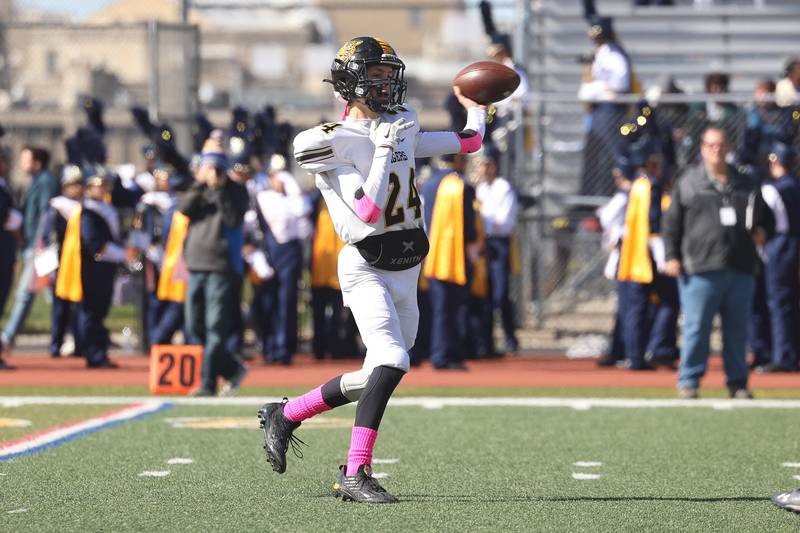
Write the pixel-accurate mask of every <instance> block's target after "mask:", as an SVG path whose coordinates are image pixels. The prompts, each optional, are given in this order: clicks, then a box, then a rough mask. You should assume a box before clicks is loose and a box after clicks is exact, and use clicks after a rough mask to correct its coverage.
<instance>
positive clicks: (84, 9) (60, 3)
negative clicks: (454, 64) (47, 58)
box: [15, 0, 515, 21]
mask: <svg viewBox="0 0 800 533" xmlns="http://www.w3.org/2000/svg"><path fill="white" fill-rule="evenodd" d="M114 1H115V0H15V3H16V5H17V6H19V7H21V8H23V9H24V8H34V9H41V10H44V11H49V12H52V13H58V14H66V15H70V16H71V17H73V18H75V19H80V18H82V17H85V16H87V15H90V14H92V13H94V12H95V11H97V10H98V9H100V8H101V7H103V6H106V5H108V4H111V3H113V2H114ZM506 2H508V0H505V2H497V3H506ZM494 11H495V13H494V14H495V18H496V20H502V21H505V20H507V19H509V18H511V17H513V16H514V14H515V10H514V8H508V7H506V8H504V7H495V9H494Z"/></svg>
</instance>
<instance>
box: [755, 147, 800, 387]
mask: <svg viewBox="0 0 800 533" xmlns="http://www.w3.org/2000/svg"><path fill="white" fill-rule="evenodd" d="M795 157H796V155H795V152H794V149H793V148H792V147H791V146H789V145H787V144H784V143H782V142H776V143H774V144H773V147H772V149H771V150H770V154H769V162H770V174H771V175H772V179H771V180H770V181H769V182H768V183H765V184H764V185H762V186H761V199H762V200H763V208H762V209H756V210H755V213H756V216H755V225H756V227H757V228H758V230H757V231H758V233H757V235H758V240H759V244H761V245H762V246H763V253H764V257H765V259H764V281H765V288H766V296H767V305H768V307H769V321H770V325H771V328H770V329H771V338H772V357H771V361H770V362H769V363H767V364H765V365H762V366H758V367H756V371H757V372H760V373H765V372H793V371H795V370H797V369H798V349H800V308H799V307H798V304H800V287H798V272H800V256H799V255H798V254H799V253H800V183H798V182H797V178H795V177H794V176H792V175H791V174H789V169H791V168H792V166H793V164H794V160H795Z"/></svg>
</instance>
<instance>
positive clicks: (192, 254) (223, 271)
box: [179, 140, 248, 396]
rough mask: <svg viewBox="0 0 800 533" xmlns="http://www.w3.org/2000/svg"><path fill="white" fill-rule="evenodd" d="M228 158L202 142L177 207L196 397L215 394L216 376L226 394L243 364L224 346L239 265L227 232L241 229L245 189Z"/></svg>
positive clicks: (239, 377) (235, 388) (239, 258)
mask: <svg viewBox="0 0 800 533" xmlns="http://www.w3.org/2000/svg"><path fill="white" fill-rule="evenodd" d="M227 166H228V162H227V157H226V156H225V153H224V151H223V149H222V145H221V144H220V143H219V142H215V141H213V140H210V141H208V142H207V143H206V145H205V146H204V149H203V153H202V155H201V159H200V163H199V166H198V169H197V174H196V178H197V181H196V182H195V183H194V184H193V185H192V186H191V187H190V188H189V191H188V192H187V193H186V195H185V196H184V197H183V198H182V199H181V201H180V204H179V210H180V212H181V213H183V214H184V215H186V216H187V217H188V218H189V231H188V235H187V236H186V242H185V246H184V256H185V260H186V267H187V269H188V271H189V285H188V294H187V299H186V325H187V329H188V332H189V337H190V338H191V339H192V341H193V342H197V343H199V344H202V345H203V370H202V384H201V385H200V387H198V388H197V389H195V390H194V391H193V394H194V395H195V396H213V395H215V394H216V391H217V378H218V377H219V376H221V377H222V378H224V379H225V380H226V381H227V383H226V384H225V385H224V387H223V390H222V392H223V393H225V394H226V395H230V394H234V393H235V392H237V391H238V388H239V386H240V384H241V381H242V379H243V378H244V375H245V374H246V372H247V369H246V368H245V366H244V365H243V364H242V363H241V362H240V361H237V360H236V359H234V357H233V355H232V354H231V353H230V352H228V350H227V348H226V346H225V340H226V339H227V338H228V336H229V335H230V331H231V327H232V317H233V313H234V309H232V307H231V306H232V304H233V297H232V294H233V292H234V291H235V290H236V280H237V276H239V275H240V274H239V273H240V272H241V271H242V270H243V265H242V255H241V253H242V250H241V247H240V249H239V250H235V249H232V248H231V247H230V246H229V240H228V235H229V234H230V233H231V232H233V231H235V230H236V228H241V226H242V222H243V220H244V214H245V211H247V206H248V198H247V190H246V189H245V187H244V186H243V185H240V184H238V183H236V182H234V181H232V180H230V179H228V176H227Z"/></svg>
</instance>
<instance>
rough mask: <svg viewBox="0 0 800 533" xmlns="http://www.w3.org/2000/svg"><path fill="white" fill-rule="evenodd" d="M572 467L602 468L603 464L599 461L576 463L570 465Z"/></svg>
mask: <svg viewBox="0 0 800 533" xmlns="http://www.w3.org/2000/svg"><path fill="white" fill-rule="evenodd" d="M572 466H579V467H586V468H589V467H592V466H603V463H601V462H599V461H577V462H575V463H572Z"/></svg>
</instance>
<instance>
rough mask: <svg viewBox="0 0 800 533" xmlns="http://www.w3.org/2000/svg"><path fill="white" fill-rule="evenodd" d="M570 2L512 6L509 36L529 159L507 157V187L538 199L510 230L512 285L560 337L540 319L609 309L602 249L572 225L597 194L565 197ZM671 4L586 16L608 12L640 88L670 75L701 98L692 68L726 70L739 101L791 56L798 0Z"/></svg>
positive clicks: (576, 48)
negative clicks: (514, 22)
mask: <svg viewBox="0 0 800 533" xmlns="http://www.w3.org/2000/svg"><path fill="white" fill-rule="evenodd" d="M581 4H582V2H580V1H579V0H537V1H534V2H530V3H528V4H522V5H524V6H526V19H527V21H528V22H527V23H526V24H524V25H522V26H521V28H520V29H519V30H518V34H517V42H518V43H524V44H523V45H522V49H518V50H519V52H521V53H522V54H523V58H524V62H525V64H526V66H527V71H528V76H529V81H530V86H531V90H532V99H531V102H530V107H529V112H528V113H527V115H526V116H527V117H528V118H527V119H526V121H527V126H528V127H529V131H532V132H533V135H532V136H530V137H528V139H529V140H530V139H533V146H534V149H533V152H532V157H529V158H525V160H524V162H523V161H518V162H517V164H524V168H519V169H518V171H521V172H519V174H518V175H519V176H521V177H522V178H521V179H520V180H519V181H520V183H519V185H520V186H521V188H522V189H524V190H526V192H527V193H529V194H531V195H532V196H534V197H536V198H538V201H537V202H536V203H535V204H534V207H532V208H530V209H529V210H527V211H526V213H525V217H524V218H523V220H524V223H525V225H524V227H522V228H521V229H520V233H521V235H523V239H521V242H522V243H523V256H524V257H532V258H536V261H535V262H534V263H533V266H532V267H526V268H529V270H526V271H525V272H524V274H523V277H522V286H521V290H519V291H517V292H518V293H519V294H533V305H532V307H531V309H532V310H533V313H532V314H531V315H529V316H532V317H534V323H535V324H537V326H538V327H540V328H542V327H544V330H547V328H551V327H555V328H556V329H558V330H559V331H560V333H559V334H560V335H566V336H570V335H571V334H569V333H568V332H565V331H561V329H560V328H561V326H558V325H556V326H552V324H551V322H552V320H556V319H565V320H566V322H568V323H570V324H581V322H580V320H579V317H581V316H583V315H581V314H580V313H579V312H578V311H579V310H580V306H581V305H584V304H587V303H588V304H592V305H594V304H598V303H600V304H603V305H605V306H606V307H603V306H602V305H601V306H600V308H601V309H603V310H604V311H602V312H600V313H597V312H594V313H593V314H591V317H590V322H591V323H592V324H600V325H601V326H602V327H606V326H608V327H610V325H609V324H606V323H605V322H603V320H604V319H608V318H609V316H610V314H609V313H610V312H611V311H609V309H612V308H613V305H611V304H609V298H611V297H610V296H609V295H610V294H611V292H612V287H613V286H612V285H610V284H609V283H606V284H605V285H603V284H602V281H603V279H604V278H603V277H602V275H601V270H602V265H603V261H604V259H605V254H604V252H602V250H601V249H600V245H599V236H598V234H596V233H588V232H586V231H583V230H582V229H581V224H580V223H576V221H578V220H580V219H581V217H582V216H584V215H583V214H581V213H586V212H588V211H589V210H591V209H592V207H591V206H593V205H599V204H600V203H602V202H603V199H602V198H599V197H597V198H587V197H581V196H577V193H578V192H579V189H580V175H581V171H582V159H583V158H582V150H583V140H584V127H583V120H584V117H585V106H584V105H583V104H582V103H581V102H579V101H578V99H577V93H578V88H579V85H580V83H581V79H582V74H583V65H582V64H581V63H580V61H579V60H578V58H579V56H581V55H588V54H591V53H592V51H593V47H592V44H591V43H590V41H589V39H588V37H587V34H586V32H587V29H588V27H587V22H586V21H585V20H584V18H583V13H582V11H581ZM676 4H678V5H676V6H671V7H634V6H633V1H632V0H596V5H597V9H598V11H599V12H600V13H601V14H603V15H608V16H611V17H613V18H614V25H615V29H616V32H617V35H618V37H619V39H620V41H621V42H622V44H623V46H624V47H625V49H626V50H627V52H628V54H629V56H630V58H631V61H632V64H633V67H634V71H635V72H636V74H637V76H638V78H639V79H640V81H641V83H642V87H643V89H644V90H645V91H646V90H647V89H649V88H650V87H653V86H661V85H663V83H664V82H665V81H666V79H667V78H668V77H672V78H674V80H675V81H676V83H677V84H678V86H679V87H681V88H682V89H683V90H684V91H686V93H687V95H686V98H688V99H694V100H695V101H702V100H704V99H705V98H706V95H704V94H703V77H704V75H705V74H707V73H709V72H713V71H722V72H726V73H728V74H729V75H730V78H731V86H730V89H731V92H732V95H731V96H732V97H733V98H736V99H737V101H739V102H740V103H746V101H747V99H749V98H750V96H751V95H752V93H753V89H754V86H755V83H756V82H757V81H758V80H760V79H763V78H772V79H778V78H780V77H782V74H783V69H784V67H785V64H786V62H787V60H788V59H789V58H792V57H794V56H800V31H798V27H799V26H800V0H677V1H676ZM701 4H703V5H701ZM630 98H631V99H635V98H636V97H630ZM662 102H664V100H663V99H662ZM575 208H577V209H575ZM565 215H567V216H568V217H571V218H573V220H572V221H571V222H570V223H569V224H568V225H567V226H564V225H560V226H559V225H557V224H556V222H559V224H562V223H563V220H564V218H565ZM559 227H560V228H561V229H558V228H559ZM559 250H561V251H560V252H559ZM564 250H569V252H567V253H566V254H565V253H564ZM593 284H594V285H593ZM595 285H596V286H595ZM606 304H608V305H606ZM580 327H582V326H578V328H580ZM602 327H601V329H602ZM562 329H563V328H562ZM573 329H574V328H573Z"/></svg>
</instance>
